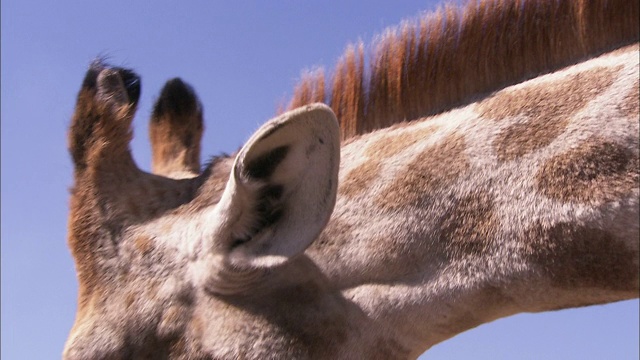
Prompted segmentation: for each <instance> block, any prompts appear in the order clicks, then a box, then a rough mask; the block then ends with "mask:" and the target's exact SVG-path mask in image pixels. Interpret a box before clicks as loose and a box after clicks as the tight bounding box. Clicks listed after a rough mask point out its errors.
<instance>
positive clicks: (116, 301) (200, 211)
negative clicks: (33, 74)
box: [65, 62, 346, 359]
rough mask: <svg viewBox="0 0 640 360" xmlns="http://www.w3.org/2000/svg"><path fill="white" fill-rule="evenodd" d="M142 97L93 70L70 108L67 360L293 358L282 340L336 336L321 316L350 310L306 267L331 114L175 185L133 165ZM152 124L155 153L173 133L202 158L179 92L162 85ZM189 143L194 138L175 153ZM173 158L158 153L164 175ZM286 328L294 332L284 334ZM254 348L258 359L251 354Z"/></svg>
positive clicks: (330, 165)
mask: <svg viewBox="0 0 640 360" xmlns="http://www.w3.org/2000/svg"><path fill="white" fill-rule="evenodd" d="M139 94H140V79H139V77H138V76H137V75H136V74H135V73H133V72H132V71H130V70H125V69H120V68H111V67H108V66H106V65H104V64H102V63H100V62H96V63H94V64H93V65H92V66H91V67H90V69H89V71H88V73H87V76H86V78H85V80H84V83H83V86H82V88H81V90H80V92H79V95H78V102H77V106H76V111H75V114H74V117H73V120H72V125H71V129H70V134H69V140H70V151H71V154H72V158H73V161H74V165H75V185H74V188H73V189H72V197H71V213H70V219H69V245H70V247H71V250H72V252H73V255H74V258H75V260H76V267H77V271H78V279H79V285H80V291H79V305H78V313H77V317H76V322H75V324H74V327H73V329H72V331H71V334H70V336H69V339H68V341H67V344H66V346H65V358H67V359H85V358H86V359H88V358H91V359H94V358H132V357H133V358H140V357H142V358H145V357H149V358H156V357H157V356H167V355H169V356H171V357H178V358H179V357H180V356H183V357H185V358H194V357H199V356H204V355H203V354H208V355H207V356H208V357H211V356H213V357H220V358H228V357H237V356H248V357H253V356H259V355H260V354H263V355H264V354H267V353H271V352H276V353H277V352H278V351H283V352H287V353H291V351H293V352H294V353H295V351H297V350H295V349H300V348H301V347H300V346H301V345H299V344H298V345H296V344H293V345H292V343H291V339H292V338H291V336H290V334H289V333H290V332H295V333H296V338H298V339H301V340H300V342H301V343H304V342H305V340H304V336H303V335H304V332H305V331H307V330H305V328H307V327H308V325H309V324H310V323H312V322H313V321H317V320H320V321H326V322H328V323H332V324H341V323H344V321H342V322H341V321H340V319H332V318H331V317H332V316H334V315H335V314H332V311H327V308H329V309H330V308H331V307H333V308H336V307H337V308H342V307H344V306H346V305H344V304H343V303H342V302H340V301H338V302H336V300H335V299H334V297H328V296H324V295H323V294H325V293H326V292H328V291H329V290H328V289H327V287H326V283H325V282H324V281H323V279H322V276H321V274H320V272H319V271H318V270H317V269H316V268H315V266H314V265H313V263H312V262H311V261H310V260H309V259H308V258H306V256H305V255H303V252H304V250H305V249H306V248H307V247H308V246H309V245H310V244H311V243H312V242H313V241H314V240H315V238H316V237H317V236H318V234H319V233H320V232H321V231H322V230H323V228H324V226H325V225H326V223H327V222H328V220H329V217H330V215H331V212H332V211H333V207H334V204H335V199H336V192H337V183H338V182H337V176H338V166H339V161H340V154H339V130H338V124H337V121H336V119H335V116H334V115H333V112H332V111H331V110H330V109H329V108H328V107H326V106H324V105H311V106H305V107H303V108H300V109H298V110H296V111H292V112H289V113H286V114H283V115H282V116H279V117H277V118H275V119H273V120H271V121H269V122H267V123H266V124H265V125H263V126H262V127H261V128H260V129H259V130H258V131H257V132H256V133H255V134H254V135H253V136H252V137H251V138H250V139H249V140H248V141H247V143H246V144H245V145H244V146H243V147H242V148H241V149H240V150H239V152H238V153H237V154H236V155H235V156H233V157H222V158H219V159H216V160H214V161H213V162H212V163H211V164H210V165H209V166H208V167H207V168H206V170H205V171H203V173H202V174H200V175H198V176H196V177H193V178H182V176H176V177H178V178H179V179H174V178H169V177H164V176H158V175H154V174H149V173H146V172H143V171H141V170H139V169H138V168H137V167H136V165H135V163H134V162H133V160H132V158H131V155H130V153H129V148H128V142H129V140H130V139H131V129H130V124H131V120H132V117H133V114H134V112H135V108H136V105H137V100H138V97H139ZM158 109H161V110H162V111H160V110H158ZM156 110H158V111H154V114H153V116H154V118H153V119H152V124H151V126H152V130H151V134H152V140H153V141H156V142H159V141H161V137H156V138H155V139H154V138H153V134H161V133H162V131H169V132H170V130H172V129H173V128H177V129H178V130H180V131H176V133H169V134H168V135H169V136H167V137H165V138H166V139H169V140H168V141H173V142H174V143H175V144H181V143H182V144H187V145H190V146H197V145H198V144H199V135H200V133H201V126H198V124H199V121H193V119H194V117H193V116H191V117H190V116H185V114H187V115H188V114H192V115H193V114H196V117H195V119H196V120H198V116H197V115H199V114H200V113H201V110H200V105H199V103H198V101H197V100H196V99H195V94H194V93H193V91H192V90H190V88H189V87H188V85H186V84H184V83H182V82H181V81H179V80H172V81H169V82H168V84H167V85H166V86H165V89H164V91H163V92H162V95H161V96H160V98H159V100H158V104H156ZM159 118H160V119H159ZM194 124H195V125H194ZM154 126H156V127H162V126H164V127H167V129H162V128H160V129H158V128H155V129H154V128H153V127H154ZM185 129H186V130H188V131H182V130H185ZM185 134H187V135H185ZM193 134H196V135H197V136H196V137H198V138H197V139H194V141H191V142H190V143H189V142H186V143H185V142H181V140H180V139H182V137H184V136H191V135H193ZM183 135H184V136H183ZM171 139H173V140H171ZM156 145H160V148H162V146H163V145H166V144H156ZM188 147H189V146H186V148H188ZM165 148H166V147H165ZM185 150H188V151H195V152H196V153H197V151H198V150H199V149H185ZM182 153H184V152H181V151H177V152H173V153H171V152H167V153H165V154H164V160H165V163H166V164H171V163H172V160H174V159H171V158H170V157H171V156H174V157H179V156H181V154H182ZM171 154H173V155H171ZM174 164H175V162H174ZM177 167H179V166H177ZM169 173H171V172H170V171H169ZM302 283H304V284H307V285H308V284H309V283H311V284H312V286H304V287H302V286H301V284H302ZM308 292H312V293H308ZM256 299H260V301H257V300H256ZM305 299H306V300H305ZM260 304H262V305H260ZM306 307H311V308H313V309H315V310H312V311H311V312H309V311H308V309H306V310H303V308H306ZM284 309H286V310H287V311H283V310H284ZM320 310H322V311H320ZM301 314H303V315H301ZM290 316H297V317H301V318H302V319H303V321H302V322H300V323H297V324H293V322H292V321H291V318H289V317H290ZM203 319H206V320H203ZM305 319H306V320H305ZM274 324H276V325H274ZM278 324H279V325H278ZM287 324H289V325H287ZM305 324H306V325H305ZM336 326H337V325H336ZM336 333H338V334H339V333H340V332H336ZM301 334H302V335H301ZM301 336H302V337H301ZM332 336H333V335H332ZM328 341H334V340H328ZM294 342H295V341H294ZM259 344H262V345H263V347H262V348H261V347H260V345H259ZM314 344H317V342H315V341H314ZM325 345H326V344H325ZM252 346H257V349H258V350H257V351H255V352H253V351H254V350H255V349H254V350H251V351H249V350H247V349H251V347H252ZM292 349H293V350H292ZM247 351H249V352H247ZM243 354H244V355H243Z"/></svg>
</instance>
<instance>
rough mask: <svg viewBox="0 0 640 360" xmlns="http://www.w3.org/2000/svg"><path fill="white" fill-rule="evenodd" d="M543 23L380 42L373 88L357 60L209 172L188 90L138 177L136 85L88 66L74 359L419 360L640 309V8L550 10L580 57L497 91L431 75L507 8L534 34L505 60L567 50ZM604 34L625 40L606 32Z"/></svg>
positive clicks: (442, 23)
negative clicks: (440, 346)
mask: <svg viewBox="0 0 640 360" xmlns="http://www.w3.org/2000/svg"><path fill="white" fill-rule="evenodd" d="M546 3H547V2H543V3H536V2H535V1H531V0H526V1H511V2H510V1H501V2H498V1H495V2H492V1H485V2H478V3H476V2H471V3H470V4H469V5H467V6H466V7H464V8H463V10H464V11H462V10H461V11H460V12H457V11H458V10H455V9H454V8H452V7H447V8H444V9H443V10H441V11H440V12H438V13H436V14H435V15H429V16H426V17H424V18H421V19H420V20H419V21H418V22H417V25H415V24H414V25H412V24H404V25H403V26H402V27H400V28H399V29H397V30H396V31H390V32H387V33H386V34H385V36H383V37H382V38H381V40H380V42H379V43H378V46H377V48H376V52H375V54H374V56H373V59H374V60H373V61H371V63H372V66H373V69H372V70H371V71H370V73H368V74H367V73H365V72H364V70H363V65H362V64H363V63H364V61H363V58H362V55H361V54H362V46H360V45H357V46H352V47H350V48H348V49H347V52H346V53H345V58H344V59H343V60H342V61H341V62H340V63H339V64H338V66H337V70H336V74H335V75H334V78H333V85H332V86H333V89H332V91H331V98H330V99H328V98H327V95H326V94H325V91H324V84H325V82H326V80H325V78H324V74H323V73H314V74H310V75H309V76H308V77H306V78H304V79H303V80H302V82H301V83H300V85H299V87H298V88H297V90H296V93H295V94H294V96H293V99H292V101H291V103H290V104H289V107H288V109H287V111H285V112H283V113H281V114H279V115H277V116H276V117H274V118H273V119H271V120H269V121H267V122H266V123H265V124H264V125H263V126H261V127H260V128H259V129H258V130H257V131H256V132H255V133H254V134H253V135H252V136H251V137H250V138H249V140H248V141H247V142H246V143H245V145H244V146H242V147H241V148H240V149H239V150H238V152H237V153H235V154H233V155H231V156H220V157H216V158H214V159H213V160H211V162H210V163H209V164H207V165H206V166H205V167H204V169H203V170H202V171H200V159H199V157H200V137H201V135H202V132H203V117H202V104H201V103H200V101H199V100H198V98H197V96H196V93H195V91H194V90H193V89H192V88H191V87H190V86H189V85H188V84H186V83H185V82H183V81H182V80H180V79H173V80H170V81H168V82H167V84H166V85H165V87H164V88H163V90H162V91H161V94H160V96H159V98H158V100H157V102H156V104H155V107H154V109H153V112H152V116H151V124H150V134H149V135H150V138H151V143H152V149H153V164H152V170H153V173H147V172H144V171H142V170H140V169H139V168H138V167H137V166H136V164H135V162H134V161H133V158H132V156H131V153H130V151H129V147H128V143H129V141H130V140H131V138H132V136H133V134H132V130H131V122H132V119H133V115H134V113H135V111H136V107H137V102H138V99H139V96H140V78H139V76H138V75H137V74H135V73H134V72H133V71H131V70H128V69H124V68H119V67H113V66H109V65H107V64H105V63H104V62H102V61H95V62H94V63H92V64H91V66H90V67H89V70H88V71H87V74H86V76H85V79H84V82H83V84H82V87H81V89H80V92H79V94H78V100H77V104H76V109H75V113H74V115H73V118H72V122H71V127H70V131H69V148H70V153H71V157H72V161H73V163H74V179H75V182H74V186H73V188H72V190H71V204H70V215H69V225H68V227H69V237H68V243H69V246H70V248H71V251H72V253H73V256H74V259H75V261H76V270H77V275H78V280H79V295H78V311H77V315H76V321H75V323H74V325H73V328H72V329H71V333H70V335H69V338H68V340H67V343H66V345H65V350H64V355H63V356H64V358H65V359H88V358H90V359H96V358H98V359H107V358H108V359H110V358H154V359H155V358H172V359H173V358H175V359H236V358H238V359H270V358H327V359H341V358H344V359H357V358H366V359H407V358H415V357H417V356H418V355H420V354H421V353H423V352H424V351H426V350H427V349H429V348H430V347H431V346H433V345H435V344H437V343H439V342H442V341H444V340H446V339H448V338H450V337H452V336H455V335H456V334H458V333H460V332H463V331H465V330H468V329H470V328H473V327H476V326H478V325H480V324H483V323H486V322H490V321H493V320H495V319H499V318H502V317H506V316H510V315H513V314H517V313H521V312H541V311H550V310H557V309H564V308H570V307H577V306H585V305H592V304H602V303H608V302H614V301H620V300H625V299H634V298H638V296H639V285H640V284H639V282H640V279H639V271H638V266H639V237H640V234H639V224H638V217H639V215H640V214H639V206H640V205H639V197H640V190H639V165H640V161H639V150H638V149H639V136H638V134H639V131H640V129H639V122H638V117H639V116H640V114H639V107H640V106H639V104H638V98H639V95H638V88H639V84H638V78H639V75H638V74H639V67H638V62H639V61H638V53H639V47H638V34H637V25H638V24H637V18H638V16H636V15H637V12H638V8H637V7H638V4H637V3H636V4H635V5H634V7H631V9H629V7H627V6H626V5H628V4H626V3H624V2H620V3H616V2H612V1H609V2H608V6H604V5H602V4H603V3H598V2H590V3H588V4H585V3H582V4H580V6H578V7H576V8H575V9H566V8H565V7H572V6H574V5H575V4H576V3H575V2H551V3H554V4H555V5H557V6H559V8H552V9H551V10H549V11H551V13H552V14H556V16H558V18H559V19H569V20H567V21H568V23H567V24H564V25H563V26H566V27H567V28H562V26H561V25H557V24H556V25H557V28H555V30H553V31H557V33H559V34H562V36H569V35H567V31H566V30H567V29H574V30H575V33H576V34H578V35H576V36H577V38H576V39H577V40H579V41H577V40H576V41H575V44H577V45H576V46H575V48H572V49H566V43H565V42H564V41H566V40H567V39H566V38H563V41H560V42H561V43H562V46H558V49H557V50H558V51H562V52H563V53H562V54H556V53H554V54H545V55H544V56H543V57H544V58H545V60H544V61H543V60H540V59H537V60H531V61H530V63H527V65H526V66H524V67H520V68H517V67H515V65H514V64H513V63H515V62H518V61H520V60H522V59H521V58H519V57H518V56H514V57H513V59H511V60H510V61H512V62H513V63H510V62H509V61H508V58H507V59H502V61H503V62H501V63H500V64H498V66H500V67H504V68H505V69H507V70H504V73H505V74H503V75H500V76H496V77H493V78H491V77H490V76H489V74H486V73H478V72H479V71H480V70H481V69H483V68H484V69H485V70H486V71H488V72H493V71H495V69H494V68H491V65H490V63H491V62H490V61H488V62H487V63H486V64H484V63H482V64H480V65H477V66H472V65H465V66H466V67H465V69H466V70H464V71H467V73H464V72H462V73H455V72H453V73H452V77H453V80H451V81H445V82H444V83H443V79H445V78H444V77H442V76H443V75H436V74H435V73H437V71H435V70H438V71H443V69H445V68H450V69H451V68H453V69H457V68H456V66H458V65H459V64H458V65H456V64H457V63H455V62H453V63H452V64H445V63H443V60H442V58H440V56H445V55H446V56H453V55H452V53H450V52H448V51H453V50H451V49H450V48H449V47H447V46H445V45H443V44H446V42H447V41H451V39H452V34H451V31H452V29H457V31H460V33H458V34H457V36H453V38H455V39H456V41H457V42H459V43H460V44H463V43H467V42H465V41H463V40H465V39H467V40H469V39H470V38H468V37H473V36H477V33H478V32H477V31H475V32H474V31H471V30H470V27H471V26H472V25H473V26H480V28H481V29H483V30H484V31H486V32H490V31H491V30H490V29H491V28H494V27H496V26H497V25H496V24H495V23H492V22H491V21H494V20H495V21H505V20H504V19H506V15H505V14H510V15H513V11H514V9H516V10H518V11H522V12H523V15H522V14H521V15H519V16H520V17H519V18H518V19H520V20H519V21H520V22H521V24H525V25H523V26H516V28H520V29H521V33H515V34H512V37H511V38H509V37H507V39H505V40H504V41H506V42H507V45H504V44H503V45H500V46H502V47H503V48H504V49H506V50H508V51H510V52H511V53H513V52H515V51H514V50H513V49H511V48H509V46H508V44H511V43H512V42H513V43H520V42H518V41H516V40H514V38H513V37H515V38H516V39H517V37H518V36H523V37H524V36H528V37H529V38H531V37H532V36H533V37H536V36H537V37H538V40H540V39H541V40H540V43H536V42H534V41H532V42H531V43H529V44H530V45H528V46H531V48H530V49H529V48H526V49H525V48H523V49H521V53H520V54H519V55H526V54H529V52H530V51H534V52H535V50H540V49H544V47H541V46H543V45H544V46H552V45H553V44H556V42H555V41H556V40H557V39H556V40H553V39H555V38H553V36H560V35H558V34H556V33H555V32H553V31H552V33H551V34H546V33H545V34H538V33H533V34H531V33H530V32H531V29H532V28H531V26H532V25H531V24H532V23H536V22H535V21H534V20H531V19H528V18H527V16H526V14H527V13H528V12H533V13H534V15H535V16H534V19H537V20H536V21H538V22H537V23H536V24H538V25H539V21H540V19H545V17H539V15H540V13H536V12H535V11H543V10H544V8H545V7H544V6H543V4H546ZM596 3H597V4H596ZM594 4H596V5H594ZM620 4H622V5H620ZM590 6H595V7H597V6H601V7H600V8H597V9H594V8H591V7H590ZM621 7H622V8H624V9H623V11H619V10H620V8H621ZM570 10H571V11H574V12H571V11H570ZM604 10H607V11H611V12H614V15H615V16H614V15H612V14H610V13H606V11H604ZM561 11H564V12H565V13H562V14H561ZM616 11H617V12H616ZM516 13H517V11H516ZM461 14H462V15H461ZM474 14H480V15H481V16H482V19H484V20H482V21H479V20H478V19H477V18H474V17H473V16H472V15H474ZM558 14H560V15H558ZM576 14H579V15H576ZM589 14H602V18H604V19H607V20H606V21H611V23H608V22H606V21H604V20H602V19H599V18H596V17H593V16H590V15H589ZM616 14H617V15H616ZM634 14H635V15H634ZM480 15H478V16H480ZM561 15H562V16H561ZM536 16H538V17H536ZM616 16H618V18H617V17H616ZM443 19H444V20H443ZM491 19H494V20H491ZM555 20H556V19H555V18H550V20H549V21H555ZM623 20H624V21H623ZM598 21H600V22H598ZM603 21H604V22H603ZM430 24H435V25H430ZM487 24H489V25H491V26H489V25H487ZM597 24H600V27H598V26H595V25H597ZM613 24H622V25H620V26H621V27H625V26H628V28H629V29H631V30H629V31H627V32H624V31H621V30H620V29H616V30H615V31H610V32H608V33H606V34H603V29H609V28H611V27H612V26H613ZM578 25H580V26H578ZM591 25H593V26H591ZM412 26H415V27H412ZM429 26H432V27H433V28H432V29H431V30H429ZM465 26H468V27H469V28H467V27H465ZM502 26H503V27H498V28H499V29H505V27H506V26H507V25H504V24H503V25H502ZM544 28H545V29H546V27H544ZM423 29H427V30H424V31H423ZM434 29H441V30H442V34H443V35H442V34H441V35H438V34H437V31H435V30H434ZM545 31H546V30H545ZM411 34H413V35H411ZM594 34H598V36H600V37H597V36H595V35H594ZM484 35H486V33H485V34H484ZM574 35H575V34H574ZM605 35H606V36H605ZM423 36H424V37H425V38H428V39H431V42H426V40H425V39H423V38H422V37H423ZM438 36H443V37H442V39H441V40H437V41H435V40H434V39H436V38H437V37H438ZM581 36H582V37H581ZM438 39H440V38H438ZM550 39H551V40H550ZM590 39H595V40H590ZM493 40H495V39H493ZM433 41H435V44H434V43H433ZM501 41H502V40H501ZM514 41H515V42H514ZM427 43H430V44H433V45H432V46H433V49H432V48H430V47H429V46H427V45H426V44H427ZM398 44H401V45H398ZM541 44H542V45H541ZM572 44H574V43H573V42H572ZM430 46H431V45H430ZM465 46H466V45H465ZM398 49H405V50H406V51H408V52H409V53H408V54H409V55H407V54H404V53H403V52H402V51H398ZM411 49H414V50H415V51H416V52H417V54H418V55H416V53H412V52H411V51H413V50H411ZM420 49H422V50H420ZM430 49H431V50H430ZM434 49H440V51H442V54H445V55H441V53H438V52H437V51H436V50H434ZM444 49H449V50H446V51H445V50H444ZM506 50H505V51H506ZM456 51H463V53H464V54H468V53H465V52H464V51H470V49H467V48H465V47H464V46H462V45H460V46H459V47H457V48H456ZM420 54H426V55H425V56H426V57H427V59H426V60H425V59H422V58H421V57H420V56H421V55H420ZM504 55H505V53H504V52H503V53H500V52H498V53H497V54H495V55H493V57H491V59H492V60H494V61H495V60H496V59H498V58H501V56H504ZM394 56H398V57H400V60H398V59H395V60H394ZM487 56H489V55H487ZM407 59H410V60H407ZM428 59H431V60H429V61H432V63H427V64H426V65H425V63H424V61H427V60H428ZM433 59H435V60H433ZM479 61H480V60H479ZM393 64H396V65H397V66H396V67H395V68H394V67H393V66H392V65H393ZM398 64H399V65H398ZM418 65H419V66H418ZM425 69H427V70H430V71H426V70H425ZM431 70H434V71H431ZM460 71H463V70H460ZM424 72H428V73H430V74H431V76H435V78H428V77H420V76H422V75H419V74H422V73H424ZM469 74H476V77H477V78H480V79H483V80H481V81H480V80H478V81H477V82H475V83H473V84H472V83H469V82H464V81H468V80H467V79H468V77H469ZM425 76H426V75H425ZM438 76H440V77H439V78H438ZM366 78H369V79H371V83H370V84H368V85H367V86H368V87H367V86H365V84H364V81H363V79H366ZM410 78H417V79H421V81H422V80H425V79H427V80H428V79H430V80H429V81H435V82H434V83H433V87H434V88H435V89H436V90H435V91H437V92H439V93H440V92H441V94H439V95H437V96H435V97H430V98H429V99H428V100H425V99H424V98H422V97H421V96H423V95H422V93H424V92H425V91H427V92H428V90H427V89H425V88H422V87H418V85H417V84H416V83H411V81H409V80H408V79H410ZM394 79H395V81H393V80H394ZM434 79H435V80H434ZM489 80H492V81H489ZM317 101H321V102H325V103H327V104H328V105H325V104H321V103H317ZM425 103H426V105H425ZM405 120H411V121H405Z"/></svg>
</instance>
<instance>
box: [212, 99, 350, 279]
mask: <svg viewBox="0 0 640 360" xmlns="http://www.w3.org/2000/svg"><path fill="white" fill-rule="evenodd" d="M339 165H340V135H339V127H338V122H337V120H336V117H335V115H334V113H333V111H332V110H331V109H330V108H329V107H328V106H326V105H322V104H314V105H309V106H305V107H302V108H299V109H296V110H293V111H291V112H288V113H285V114H283V115H281V116H279V117H277V118H275V119H272V120H271V121H269V122H267V123H266V124H265V125H264V126H262V127H261V128H260V129H259V130H258V131H257V132H256V133H255V134H254V135H253V136H252V137H251V138H250V139H249V141H248V142H247V144H246V145H245V146H244V147H243V148H242V149H241V150H240V152H239V153H238V155H237V157H236V159H235V163H234V166H233V170H232V173H231V176H230V178H229V181H228V183H227V187H226V189H225V191H224V194H223V196H222V198H221V201H220V203H219V206H220V207H221V209H226V210H225V211H227V214H235V216H234V218H233V219H231V218H228V220H229V221H230V222H227V223H228V224H229V225H230V229H229V230H230V231H224V233H226V234H227V236H225V238H227V243H226V244H218V245H222V247H220V246H216V247H217V248H218V249H220V250H222V252H223V253H226V254H225V255H223V257H224V258H225V261H224V262H225V263H226V265H227V266H231V267H232V268H234V269H242V268H245V269H247V268H253V269H255V268H268V267H272V266H277V265H280V264H282V263H284V262H286V261H287V260H288V259H289V258H291V257H293V256H295V255H297V254H301V253H302V252H304V250H305V249H306V248H307V247H308V246H309V245H310V244H311V243H312V242H313V241H314V240H315V239H316V237H317V236H318V235H319V234H320V232H321V231H322V230H323V229H324V227H325V225H326V224H327V222H328V221H329V217H330V216H331V213H332V211H333V207H334V205H335V201H336V192H337V185H338V168H339Z"/></svg>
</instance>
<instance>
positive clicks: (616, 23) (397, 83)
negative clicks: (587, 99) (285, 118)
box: [287, 0, 639, 139]
mask: <svg viewBox="0 0 640 360" xmlns="http://www.w3.org/2000/svg"><path fill="white" fill-rule="evenodd" d="M638 7H639V1H638V0H470V1H468V2H467V3H466V5H464V6H462V7H455V6H452V5H446V6H444V7H440V8H439V9H438V10H437V11H435V12H433V13H428V14H425V15H422V16H420V17H419V18H417V19H415V20H413V21H406V22H404V23H402V24H401V25H400V26H398V27H396V28H392V29H388V30H386V31H385V32H384V33H383V34H382V35H380V36H379V37H378V38H377V39H376V40H375V41H374V43H373V45H372V46H371V50H370V55H369V58H368V64H369V65H368V68H367V69H365V55H364V53H365V47H364V45H363V44H362V42H359V43H357V44H355V45H353V44H352V45H349V46H348V47H347V49H346V51H345V53H344V54H343V56H342V57H341V59H340V60H339V61H338V63H337V65H336V68H335V70H334V73H333V74H332V76H331V77H330V78H328V77H327V76H325V73H324V71H323V70H321V69H320V70H316V71H314V72H309V73H306V74H304V75H303V76H302V79H301V80H300V82H299V83H298V84H297V86H296V87H295V90H294V94H293V96H292V99H291V101H290V103H289V105H288V106H287V110H291V109H294V108H297V107H299V106H302V105H305V104H310V103H314V102H324V103H326V104H328V105H329V106H331V108H332V109H333V111H334V112H335V113H336V115H337V117H338V119H339V121H340V127H341V130H342V137H343V139H347V138H350V137H353V136H355V135H358V134H363V133H367V132H370V131H373V130H375V129H380V128H384V127H387V126H390V125H393V124H395V123H399V122H402V121H406V120H413V119H417V118H420V117H424V116H427V115H432V114H436V113H438V112H442V111H444V110H447V109H450V108H452V107H455V106H459V105H463V104H465V103H468V102H470V101H472V100H473V99H475V98H477V97H478V96H479V95H482V94H487V93H489V92H492V91H495V90H498V89H500V88H503V87H505V86H507V85H511V84H515V83H517V82H520V81H523V80H525V79H529V78H532V77H535V76H537V75H539V74H543V73H548V72H552V71H554V70H557V69H560V68H562V67H564V66H567V65H570V64H572V63H576V62H578V61H580V60H581V59H584V58H586V57H590V56H594V55H597V54H601V53H604V52H606V51H609V50H612V49H615V48H617V47H620V46H623V45H626V44H630V43H633V42H637V41H638V38H639V28H638V27H639V20H638V17H639V11H638ZM327 82H328V83H329V84H330V89H329V91H327V90H326V89H325V87H326V85H325V84H326V83H327Z"/></svg>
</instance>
